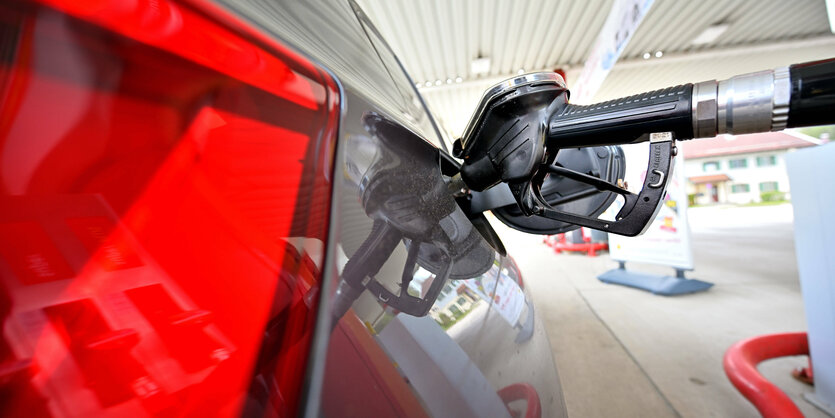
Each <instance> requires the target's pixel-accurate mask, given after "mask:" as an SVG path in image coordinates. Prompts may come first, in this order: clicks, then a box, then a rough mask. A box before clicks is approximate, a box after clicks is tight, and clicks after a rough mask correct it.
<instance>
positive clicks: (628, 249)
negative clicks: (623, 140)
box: [609, 144, 693, 270]
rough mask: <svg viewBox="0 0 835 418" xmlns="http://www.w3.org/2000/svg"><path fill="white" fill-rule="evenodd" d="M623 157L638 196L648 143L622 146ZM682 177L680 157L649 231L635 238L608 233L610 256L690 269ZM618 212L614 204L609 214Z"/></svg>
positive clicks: (684, 191)
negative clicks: (624, 155)
mask: <svg viewBox="0 0 835 418" xmlns="http://www.w3.org/2000/svg"><path fill="white" fill-rule="evenodd" d="M623 151H624V154H626V175H625V177H626V178H625V180H626V182H627V184H628V185H629V191H630V192H632V193H638V192H639V191H640V187H641V186H642V185H643V184H644V178H645V177H646V170H647V160H648V159H649V148H648V144H635V145H627V146H624V147H623ZM686 186H687V185H686V178H685V176H684V158H683V157H682V156H681V154H679V155H678V156H677V157H676V158H675V161H674V169H673V175H672V177H671V178H670V183H669V185H668V186H667V195H666V196H665V198H664V202H663V203H662V206H661V210H660V211H658V215H656V217H655V220H654V221H653V222H652V224H651V225H650V227H649V229H647V231H646V232H645V233H644V234H643V235H641V236H637V237H624V236H621V235H615V234H609V253H610V255H611V257H612V258H613V259H615V260H618V261H636V262H641V263H653V264H662V265H667V266H671V267H675V268H679V269H683V270H692V269H693V250H692V248H691V242H690V224H689V223H688V220H687V206H688V202H687V191H686ZM618 210H620V205H619V204H618V203H617V202H616V203H615V204H614V205H613V206H612V208H610V211H611V213H612V214H614V213H617V211H618Z"/></svg>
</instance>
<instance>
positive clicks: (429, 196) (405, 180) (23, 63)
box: [0, 0, 565, 416]
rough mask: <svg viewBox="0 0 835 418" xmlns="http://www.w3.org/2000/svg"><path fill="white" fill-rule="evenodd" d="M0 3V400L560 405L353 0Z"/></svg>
mask: <svg viewBox="0 0 835 418" xmlns="http://www.w3.org/2000/svg"><path fill="white" fill-rule="evenodd" d="M0 10H2V12H0V16H2V17H0V25H2V27H1V28H0V29H2V32H0V33H2V35H0V36H2V38H0V56H2V57H3V59H2V67H0V89H1V90H0V103H2V105H0V107H1V108H2V111H0V147H1V148H0V161H2V163H0V164H2V165H0V183H2V190H3V192H2V198H0V199H2V204H0V274H2V281H0V286H2V288H0V297H1V298H2V303H0V312H1V313H2V321H3V322H2V323H3V335H2V350H0V356H2V357H0V362H2V363H0V373H2V378H0V394H2V395H0V396H2V397H0V411H2V413H3V414H4V415H8V416H89V415H108V416H126V415H128V416H143V415H166V416H171V415H174V416H180V415H189V416H214V415H224V416H225V415H246V416H261V415H263V416H290V415H300V414H304V415H307V416H318V415H324V416H424V415H432V416H507V415H509V414H511V413H515V414H519V413H524V414H525V416H540V415H544V416H563V415H565V407H564V405H563V400H562V393H561V390H560V384H559V378H558V376H557V373H556V369H555V366H554V360H553V358H552V355H551V349H550V346H549V343H548V340H547V337H546V335H545V333H544V331H543V329H542V327H541V324H540V323H539V322H537V321H536V320H535V310H534V307H533V303H532V300H531V297H530V295H529V294H528V293H527V291H525V289H524V284H523V279H522V276H521V273H520V272H519V271H518V268H517V267H516V266H515V264H514V263H513V261H512V259H511V258H509V257H508V256H505V255H503V252H504V249H503V248H502V247H501V244H500V241H498V239H497V238H496V237H495V233H492V229H491V228H490V227H489V224H487V222H486V220H485V219H484V217H483V215H480V214H470V213H466V212H465V211H464V210H462V208H461V206H460V205H459V203H460V202H458V201H456V199H455V198H454V197H453V195H452V194H451V193H450V192H449V191H448V190H447V181H448V177H449V176H451V175H452V174H454V173H455V171H456V170H457V167H458V163H457V162H456V161H455V160H454V159H453V158H451V157H450V156H449V155H448V153H447V150H446V145H445V143H446V141H445V139H444V138H443V137H442V132H441V131H440V130H439V129H438V127H437V125H436V123H435V122H434V119H433V118H432V115H431V114H430V113H429V111H428V110H427V108H426V105H425V103H424V102H423V100H422V99H421V97H420V94H419V93H418V92H417V90H416V89H415V87H414V84H413V83H412V81H411V80H410V79H409V78H408V76H407V75H406V73H405V72H404V71H403V69H402V67H401V66H400V64H399V62H398V61H397V58H396V57H395V56H394V54H393V53H392V52H391V50H390V49H389V47H388V46H387V45H386V43H385V42H384V40H383V39H382V37H380V35H379V33H378V32H377V31H376V30H375V29H374V27H373V25H372V24H371V22H369V20H368V19H367V18H366V17H365V15H364V14H363V12H362V10H361V9H360V8H359V7H358V6H357V5H356V4H355V3H354V2H353V1H351V0H339V1H336V0H334V1H309V2H290V1H287V2H267V1H259V0H253V1H245V2H232V1H230V2H228V3H226V2H218V3H211V2H208V1H202V0H186V1H169V0H138V1H135V2H121V1H117V0H113V1H101V2H74V1H64V0H43V1H38V2H18V1H12V2H5V3H4V4H3V5H1V6H0ZM349 271H350V272H358V273H356V274H354V275H353V276H351V275H350V274H348V272H349ZM349 276H350V277H349Z"/></svg>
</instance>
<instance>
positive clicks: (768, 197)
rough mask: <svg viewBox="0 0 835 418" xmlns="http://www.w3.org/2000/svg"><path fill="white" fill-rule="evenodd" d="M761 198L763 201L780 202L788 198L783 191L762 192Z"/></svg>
mask: <svg viewBox="0 0 835 418" xmlns="http://www.w3.org/2000/svg"><path fill="white" fill-rule="evenodd" d="M760 200H762V201H763V202H780V201H783V200H786V194H785V193H783V192H778V191H774V192H762V193H760Z"/></svg>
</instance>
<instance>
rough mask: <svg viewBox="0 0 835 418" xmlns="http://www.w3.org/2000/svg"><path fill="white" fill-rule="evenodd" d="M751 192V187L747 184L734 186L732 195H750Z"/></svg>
mask: <svg viewBox="0 0 835 418" xmlns="http://www.w3.org/2000/svg"><path fill="white" fill-rule="evenodd" d="M750 191H751V186H749V185H747V184H734V185H732V186H731V193H748V192H750Z"/></svg>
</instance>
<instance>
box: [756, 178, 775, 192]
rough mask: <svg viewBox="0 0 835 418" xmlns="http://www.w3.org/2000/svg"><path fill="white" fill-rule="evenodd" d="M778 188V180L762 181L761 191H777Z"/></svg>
mask: <svg viewBox="0 0 835 418" xmlns="http://www.w3.org/2000/svg"><path fill="white" fill-rule="evenodd" d="M777 190H778V188H777V182H776V181H766V182H762V183H760V191H761V192H776V191H777Z"/></svg>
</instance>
